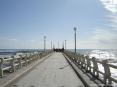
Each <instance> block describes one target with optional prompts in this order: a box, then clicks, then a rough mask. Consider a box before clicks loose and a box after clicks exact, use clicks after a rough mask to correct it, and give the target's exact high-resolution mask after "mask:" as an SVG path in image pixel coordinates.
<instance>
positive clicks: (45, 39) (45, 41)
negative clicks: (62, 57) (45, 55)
mask: <svg viewBox="0 0 117 87" xmlns="http://www.w3.org/2000/svg"><path fill="white" fill-rule="evenodd" d="M45 51H46V36H44V52H45Z"/></svg>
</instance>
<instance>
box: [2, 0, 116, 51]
mask: <svg viewBox="0 0 117 87" xmlns="http://www.w3.org/2000/svg"><path fill="white" fill-rule="evenodd" d="M74 27H77V31H76V33H77V49H117V0H0V49H43V43H44V40H43V37H44V36H46V48H48V49H49V48H51V42H52V43H53V45H54V46H55V47H56V48H57V47H58V42H59V47H62V44H63V43H64V41H65V40H66V47H67V48H68V49H72V48H74V30H73V28H74Z"/></svg>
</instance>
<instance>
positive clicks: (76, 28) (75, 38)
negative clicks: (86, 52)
mask: <svg viewBox="0 0 117 87" xmlns="http://www.w3.org/2000/svg"><path fill="white" fill-rule="evenodd" d="M76 30H77V28H76V27H74V39H75V53H76Z"/></svg>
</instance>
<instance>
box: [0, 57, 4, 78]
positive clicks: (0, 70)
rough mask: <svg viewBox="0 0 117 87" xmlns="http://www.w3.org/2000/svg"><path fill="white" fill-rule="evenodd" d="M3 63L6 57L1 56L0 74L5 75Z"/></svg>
mask: <svg viewBox="0 0 117 87" xmlns="http://www.w3.org/2000/svg"><path fill="white" fill-rule="evenodd" d="M3 63H4V59H3V58H0V76H1V77H3V69H2V68H3Z"/></svg>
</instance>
